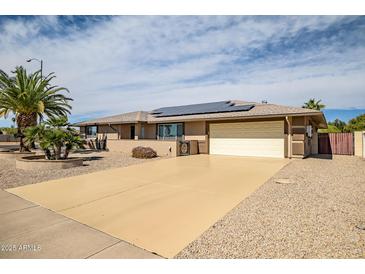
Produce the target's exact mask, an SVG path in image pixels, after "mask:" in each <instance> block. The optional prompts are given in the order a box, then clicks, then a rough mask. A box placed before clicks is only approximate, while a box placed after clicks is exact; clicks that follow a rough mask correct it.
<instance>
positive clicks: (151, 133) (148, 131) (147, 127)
mask: <svg viewBox="0 0 365 274" xmlns="http://www.w3.org/2000/svg"><path fill="white" fill-rule="evenodd" d="M143 127H144V139H156V124H144V125H143Z"/></svg>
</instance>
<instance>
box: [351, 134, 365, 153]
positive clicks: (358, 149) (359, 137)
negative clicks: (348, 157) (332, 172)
mask: <svg viewBox="0 0 365 274" xmlns="http://www.w3.org/2000/svg"><path fill="white" fill-rule="evenodd" d="M363 134H365V131H355V132H354V139H355V140H354V142H355V143H354V149H355V152H354V154H355V156H358V157H364V158H365V155H363V152H364V148H363V146H364V145H365V144H363V141H364V139H363V138H364V137H363Z"/></svg>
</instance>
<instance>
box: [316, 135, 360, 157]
mask: <svg viewBox="0 0 365 274" xmlns="http://www.w3.org/2000/svg"><path fill="white" fill-rule="evenodd" d="M318 153H319V154H339V155H354V134H353V133H319V134H318Z"/></svg>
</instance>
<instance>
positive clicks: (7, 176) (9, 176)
mask: <svg viewBox="0 0 365 274" xmlns="http://www.w3.org/2000/svg"><path fill="white" fill-rule="evenodd" d="M70 156H71V157H83V158H84V165H83V166H82V167H75V168H69V169H63V170H42V171H41V170H32V171H25V170H20V169H16V168H15V160H14V159H0V188H1V189H6V188H13V187H17V186H22V185H28V184H35V183H40V182H44V181H48V180H52V179H58V178H64V177H70V176H76V175H81V174H85V173H91V172H95V171H98V170H103V169H108V168H115V167H124V166H129V165H134V164H140V163H143V162H147V161H156V160H158V159H161V157H158V158H154V159H135V158H132V157H131V156H130V155H128V154H126V153H122V152H95V151H94V152H86V153H85V152H84V153H73V154H72V155H70Z"/></svg>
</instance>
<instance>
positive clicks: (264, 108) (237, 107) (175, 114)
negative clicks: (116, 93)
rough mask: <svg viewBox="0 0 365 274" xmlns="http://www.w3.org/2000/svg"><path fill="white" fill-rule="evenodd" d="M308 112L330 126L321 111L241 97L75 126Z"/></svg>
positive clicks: (138, 112) (253, 116) (254, 116)
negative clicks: (251, 100) (257, 101)
mask: <svg viewBox="0 0 365 274" xmlns="http://www.w3.org/2000/svg"><path fill="white" fill-rule="evenodd" d="M299 115H307V116H308V115H309V116H313V117H315V120H316V123H317V124H318V125H319V127H323V128H327V123H326V120H325V118H324V115H323V113H322V112H321V111H318V110H313V109H306V108H300V107H290V106H282V105H276V104H266V103H256V102H246V101H241V100H229V101H219V102H211V103H204V104H193V105H183V106H173V107H164V108H159V109H155V110H153V111H151V112H146V111H137V112H129V113H124V114H119V115H114V116H109V117H104V118H100V119H95V120H90V121H86V122H81V123H78V124H76V126H85V125H96V124H121V123H136V122H148V123H165V122H183V121H194V120H230V119H240V118H242V119H244V118H262V117H283V116H299Z"/></svg>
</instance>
